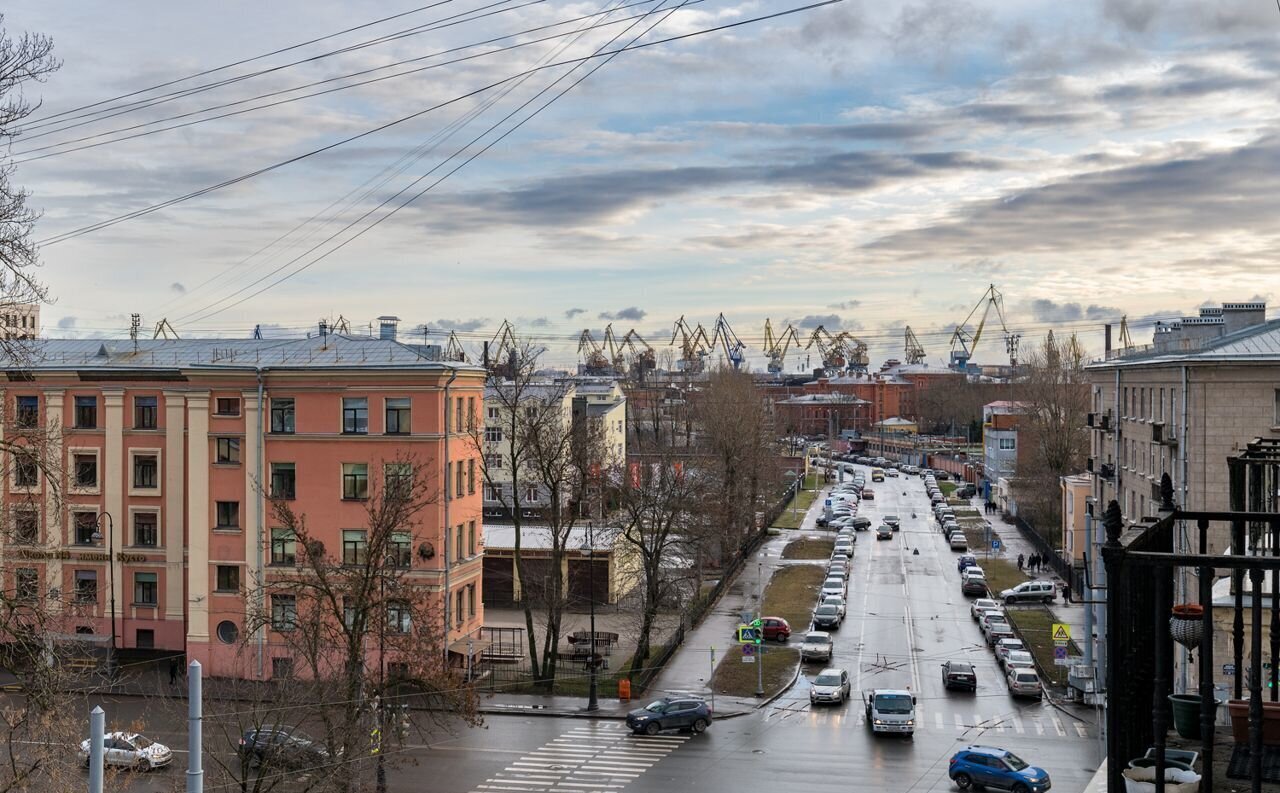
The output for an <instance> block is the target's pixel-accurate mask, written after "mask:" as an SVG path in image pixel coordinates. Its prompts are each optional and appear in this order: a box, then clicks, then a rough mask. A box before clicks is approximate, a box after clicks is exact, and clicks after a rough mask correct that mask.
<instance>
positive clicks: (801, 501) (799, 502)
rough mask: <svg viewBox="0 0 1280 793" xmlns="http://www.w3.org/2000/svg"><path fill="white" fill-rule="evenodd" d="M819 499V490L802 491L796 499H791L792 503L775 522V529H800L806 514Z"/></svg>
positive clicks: (797, 494)
mask: <svg viewBox="0 0 1280 793" xmlns="http://www.w3.org/2000/svg"><path fill="white" fill-rule="evenodd" d="M817 497H818V491H817V490H801V491H800V492H799V493H796V495H795V498H793V499H791V503H790V504H788V505H787V508H786V509H784V510H783V511H782V514H781V515H779V516H778V519H777V520H775V521H774V522H773V525H774V527H775V528H779V529H798V528H800V523H801V521H803V520H804V516H805V513H806V512H808V511H809V507H810V506H811V505H812V504H813V500H814V499H815V498H817Z"/></svg>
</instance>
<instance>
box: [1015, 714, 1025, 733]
mask: <svg viewBox="0 0 1280 793" xmlns="http://www.w3.org/2000/svg"><path fill="white" fill-rule="evenodd" d="M1013 729H1014V730H1016V731H1017V733H1018V734H1019V735H1022V733H1023V729H1022V719H1020V718H1018V717H1017V716H1014V717H1013Z"/></svg>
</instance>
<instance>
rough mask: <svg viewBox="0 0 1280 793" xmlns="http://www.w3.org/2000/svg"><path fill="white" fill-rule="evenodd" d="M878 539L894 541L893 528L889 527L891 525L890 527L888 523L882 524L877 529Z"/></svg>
mask: <svg viewBox="0 0 1280 793" xmlns="http://www.w3.org/2000/svg"><path fill="white" fill-rule="evenodd" d="M876 539H877V540H892V539H893V529H892V528H890V527H889V525H888V524H887V523H881V524H880V526H879V527H878V528H877V529H876Z"/></svg>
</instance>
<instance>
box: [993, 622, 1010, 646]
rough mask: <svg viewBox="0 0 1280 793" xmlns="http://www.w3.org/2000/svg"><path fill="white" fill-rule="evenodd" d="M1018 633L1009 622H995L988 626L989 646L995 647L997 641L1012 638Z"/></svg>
mask: <svg viewBox="0 0 1280 793" xmlns="http://www.w3.org/2000/svg"><path fill="white" fill-rule="evenodd" d="M1016 636H1017V634H1016V633H1014V632H1013V626H1011V625H1010V624H1009V623H1007V622H993V623H992V624H991V627H990V628H987V646H988V647H995V646H996V642H998V641H1000V640H1001V639H1012V638H1014V637H1016Z"/></svg>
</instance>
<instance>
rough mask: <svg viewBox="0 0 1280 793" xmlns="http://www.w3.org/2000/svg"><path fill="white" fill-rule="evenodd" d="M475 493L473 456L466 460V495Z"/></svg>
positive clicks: (474, 463) (474, 462)
mask: <svg viewBox="0 0 1280 793" xmlns="http://www.w3.org/2000/svg"><path fill="white" fill-rule="evenodd" d="M475 494H476V461H475V458H474V457H473V458H471V459H470V460H467V495H469V496H474V495H475Z"/></svg>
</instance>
